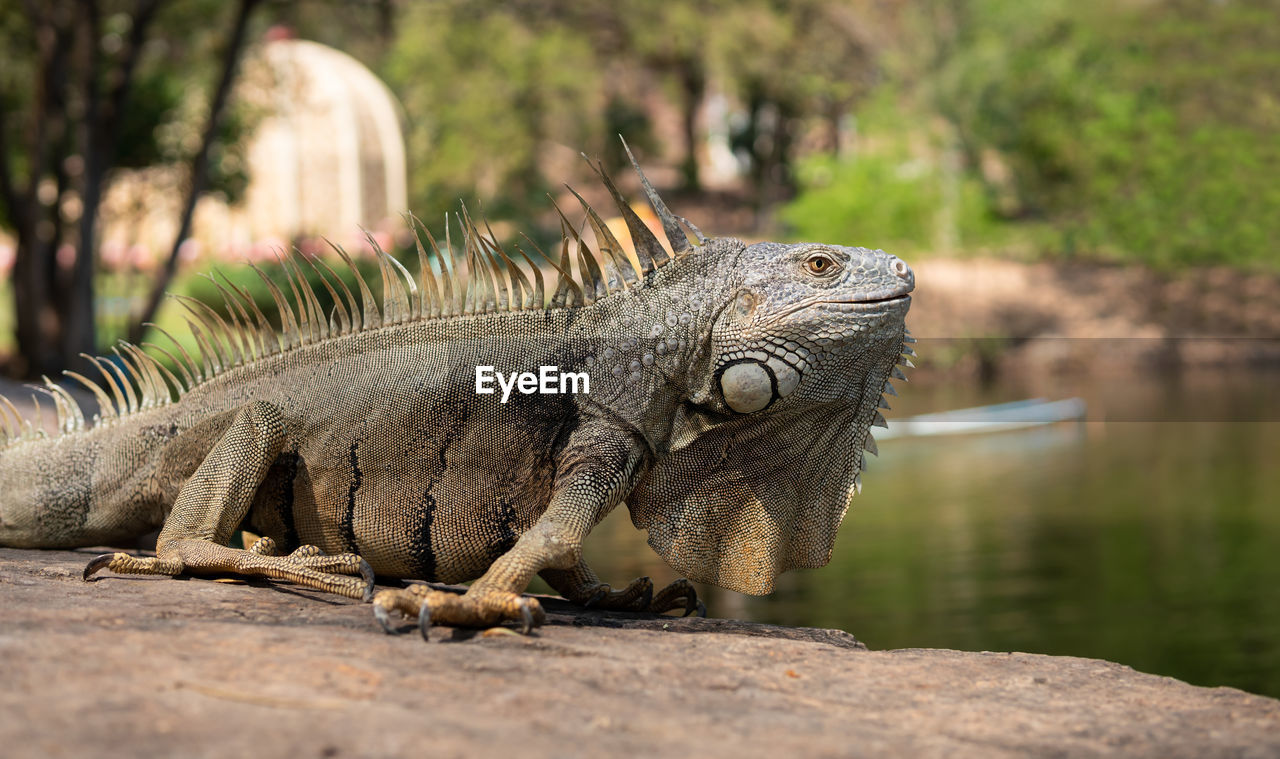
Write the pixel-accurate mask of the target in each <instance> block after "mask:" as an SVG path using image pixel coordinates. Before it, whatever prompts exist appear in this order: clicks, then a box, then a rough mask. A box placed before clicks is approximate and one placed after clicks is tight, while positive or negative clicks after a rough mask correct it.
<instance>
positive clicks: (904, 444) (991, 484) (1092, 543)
mask: <svg viewBox="0 0 1280 759" xmlns="http://www.w3.org/2000/svg"><path fill="white" fill-rule="evenodd" d="M1277 387H1280V376H1277V375H1274V374H1272V375H1267V374H1251V375H1238V374H1231V375H1225V374H1221V375H1218V374H1207V375H1198V376H1188V375H1182V376H1179V377H1177V378H1173V379H1152V378H1145V379H1135V378H1129V379H1117V380H1109V381H1096V382H1092V383H1087V384H1082V383H1075V382H1071V381H1068V380H1053V379H1049V380H1039V381H1034V382H1032V381H1017V380H1009V381H1004V382H1000V383H997V384H994V385H990V386H987V387H983V388H979V387H976V386H973V385H964V384H959V385H957V384H955V383H941V382H939V383H937V384H935V385H932V386H930V385H929V384H928V383H927V381H926V382H923V383H922V382H912V383H911V384H910V385H908V387H907V388H906V389H904V390H903V398H902V399H901V403H897V402H895V404H894V405H895V411H894V412H893V413H894V414H895V415H901V414H912V413H923V412H928V411H940V410H945V409H949V408H959V407H964V406H970V405H977V404H982V403H996V402H1000V401H1008V400H1016V399H1019V398H1026V397H1032V396H1037V395H1041V396H1047V397H1065V396H1068V395H1081V396H1083V397H1084V398H1085V399H1086V401H1088V403H1089V406H1090V421H1087V422H1083V423H1062V424H1058V425H1054V426H1052V427H1044V428H1037V429H1030V430H1023V431H1011V432H1002V433H994V434H989V435H968V436H954V437H934V438H904V439H897V440H886V441H885V442H883V443H881V445H880V451H881V456H880V458H879V459H873V460H872V462H871V464H870V466H869V467H868V472H867V473H866V474H865V475H864V485H865V487H864V491H863V494H862V495H861V496H860V497H858V498H856V499H855V500H854V503H853V506H852V507H851V508H850V511H849V514H848V516H847V517H846V518H845V522H844V526H843V527H842V528H841V533H840V536H839V539H838V541H837V544H836V549H835V553H834V556H833V558H832V561H831V563H830V564H829V565H828V566H827V567H824V568H822V569H819V570H810V571H802V572H791V573H788V574H786V575H783V576H782V577H780V578H779V589H778V590H777V592H775V593H774V594H773V595H771V596H769V597H765V598H751V597H747V596H742V595H739V594H736V593H730V592H726V591H723V590H719V589H716V588H705V589H704V592H705V594H706V597H707V599H708V602H709V607H710V613H711V614H712V615H715V616H733V617H740V618H747V619H754V620H761V621H768V622H777V623H783V624H789V625H812V626H822V627H838V628H842V629H845V630H848V631H850V632H852V633H854V634H855V635H857V636H858V637H859V638H860V639H861V640H863V641H865V642H866V643H867V644H868V645H869V646H871V647H872V648H876V649H889V648H903V647H914V646H929V647H944V648H956V649H967V650H995V651H1030V652H1036V653H1046V654H1064V655H1072V656H1088V657H1099V658H1104V659H1110V660H1112V661H1118V662H1121V663H1124V664H1128V665H1131V666H1133V667H1135V668H1137V669H1139V670H1142V671H1146V672H1153V673H1157V674H1164V675H1171V676H1174V677H1178V678H1180V679H1184V680H1187V681H1189V682H1192V683H1195V684H1199V685H1231V686H1235V687H1238V688H1243V689H1245V690H1249V691H1253V692H1256V693H1264V694H1268V695H1272V696H1280V467H1278V466H1277V463H1280V421H1278V420H1280V397H1278V396H1280V394H1278V393H1277V392H1276V388H1277ZM891 423H892V422H891ZM587 559H588V561H590V562H591V564H592V565H593V566H594V567H596V570H597V572H598V573H599V574H600V575H601V576H602V577H604V578H606V579H608V580H612V581H614V582H615V583H621V582H625V581H626V580H628V579H630V578H631V577H633V576H635V575H638V574H650V575H652V576H653V577H654V579H655V581H657V580H664V581H665V580H669V579H672V578H673V577H674V574H673V573H672V571H671V570H670V569H669V568H667V567H666V566H665V565H664V564H663V563H662V561H661V560H660V559H659V558H657V556H656V555H654V554H653V552H652V551H650V550H649V549H648V547H647V546H646V545H645V544H644V536H643V534H642V533H640V532H638V531H636V530H635V529H634V528H632V527H631V525H630V523H629V520H628V519H627V517H626V514H625V512H623V511H622V510H619V512H617V513H615V514H614V515H612V516H611V517H610V518H609V519H608V520H607V521H606V522H605V523H604V524H603V525H601V527H600V528H599V529H598V530H597V531H596V533H595V534H593V536H592V537H591V538H590V539H589V540H588V545H587Z"/></svg>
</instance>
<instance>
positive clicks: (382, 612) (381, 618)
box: [373, 606, 400, 635]
mask: <svg viewBox="0 0 1280 759" xmlns="http://www.w3.org/2000/svg"><path fill="white" fill-rule="evenodd" d="M373 617H374V619H376V620H378V624H380V625H382V629H383V631H384V632H386V633H387V635H399V634H400V631H399V630H397V629H396V628H394V627H392V626H391V615H390V614H388V613H387V610H386V609H384V608H382V607H381V606H374V607H373Z"/></svg>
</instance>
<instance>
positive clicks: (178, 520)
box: [84, 401, 373, 601]
mask: <svg viewBox="0 0 1280 759" xmlns="http://www.w3.org/2000/svg"><path fill="white" fill-rule="evenodd" d="M284 441H285V430H284V420H283V419H282V418H281V415H280V411H279V409H277V408H276V407H275V406H272V405H271V404H269V403H263V402H261V401H255V402H253V403H250V404H249V405H247V406H245V407H244V408H243V409H241V410H240V411H239V412H237V413H236V415H235V418H234V419H233V420H232V422H231V425H230V427H228V428H227V431H226V432H225V433H223V435H222V437H221V439H219V440H218V442H217V444H215V445H214V446H213V449H212V450H210V451H209V454H208V456H206V457H205V459H204V461H202V462H201V463H200V466H199V467H197V468H196V471H195V473H194V474H192V475H191V478H190V479H188V480H187V482H186V484H184V485H183V486H182V490H181V491H179V493H178V499H177V501H176V502H175V503H174V506H173V511H172V512H170V514H169V518H168V519H166V520H165V523H164V528H163V529H161V530H160V537H159V539H158V540H157V541H156V556H155V558H148V557H138V556H130V555H129V554H125V553H109V554H103V555H102V556H99V557H97V558H95V559H94V560H93V561H91V562H89V565H88V566H87V567H85V570H84V578H85V579H86V580H88V579H89V578H90V576H91V575H93V574H94V573H95V572H97V571H98V570H100V569H104V568H105V569H110V570H111V571H113V572H119V573H121V574H161V575H177V574H181V573H183V572H188V573H191V574H218V573H231V574H239V575H245V576H251V577H271V578H274V579H279V580H289V581H291V582H295V583H297V584H299V585H304V586H306V587H310V588H317V589H319V590H326V591H329V592H331V593H337V594H339V595H343V596H347V597H349V598H361V599H364V600H366V601H367V600H369V599H370V598H371V597H372V595H373V571H372V570H371V569H370V568H369V565H368V563H366V562H365V561H364V560H363V559H361V558H360V557H359V556H356V555H355V554H338V555H336V556H324V555H323V554H321V553H320V551H319V549H317V548H315V547H314V546H303V548H300V549H298V550H297V551H295V552H294V553H293V554H291V555H289V556H276V555H274V554H275V544H274V543H273V542H271V543H266V542H263V541H259V542H258V544H256V545H255V546H254V547H253V549H251V550H247V551H246V550H241V549H238V548H229V547H227V545H226V543H227V541H228V540H230V538H231V535H232V533H233V532H234V531H235V530H236V529H237V528H238V527H239V526H240V523H241V521H243V520H244V517H245V514H246V513H247V512H248V510H249V506H250V505H251V504H252V503H253V498H254V495H255V494H256V493H257V490H258V485H259V484H261V482H262V479H263V477H265V476H266V473H267V470H268V469H270V467H271V464H272V463H273V462H274V461H275V459H276V456H278V455H279V454H280V450H281V448H282V447H283V446H284ZM357 574H358V575H359V577H353V576H351V575H357Z"/></svg>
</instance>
